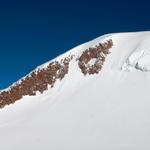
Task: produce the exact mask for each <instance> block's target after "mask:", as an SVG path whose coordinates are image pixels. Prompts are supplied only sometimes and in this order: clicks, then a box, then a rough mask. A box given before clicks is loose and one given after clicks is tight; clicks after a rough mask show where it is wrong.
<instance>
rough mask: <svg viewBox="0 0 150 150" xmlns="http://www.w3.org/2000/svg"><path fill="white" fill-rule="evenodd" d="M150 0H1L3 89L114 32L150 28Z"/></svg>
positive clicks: (1, 78) (0, 76)
mask: <svg viewBox="0 0 150 150" xmlns="http://www.w3.org/2000/svg"><path fill="white" fill-rule="evenodd" d="M149 7H150V1H144V0H142V1H139V0H136V1H135V0H133V1H131V0H130V1H129V0H118V1H115V0H112V1H109V0H103V1H101V0H90V1H89V0H85V1H84V0H79V1H78V0H74V1H72V0H68V1H63V0H61V1H57V0H53V1H52V0H49V1H46V0H40V1H39V0H36V1H33V0H19V1H15V0H11V1H8V0H5V1H3V2H2V1H0V51H1V54H0V70H1V71H0V89H2V88H5V87H7V86H8V85H10V84H11V83H13V82H14V81H16V80H18V79H19V78H21V77H22V76H24V75H26V74H27V73H28V72H29V71H31V70H32V69H34V68H35V67H36V66H37V65H40V64H42V63H44V62H46V61H48V60H50V59H52V58H54V57H55V56H57V55H59V54H61V53H63V52H65V51H67V50H68V49H70V48H72V47H75V46H77V45H79V44H81V43H84V42H86V41H88V40H91V39H93V38H96V37H98V36H100V35H102V34H105V33H110V32H126V31H144V30H150V8H149Z"/></svg>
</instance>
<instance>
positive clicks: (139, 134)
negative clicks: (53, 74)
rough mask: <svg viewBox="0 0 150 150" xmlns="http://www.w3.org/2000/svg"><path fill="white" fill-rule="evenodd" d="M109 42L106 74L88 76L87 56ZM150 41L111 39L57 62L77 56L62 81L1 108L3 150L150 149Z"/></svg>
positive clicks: (130, 36)
mask: <svg viewBox="0 0 150 150" xmlns="http://www.w3.org/2000/svg"><path fill="white" fill-rule="evenodd" d="M109 39H112V41H113V47H112V48H111V49H110V53H109V54H108V55H107V57H106V60H105V62H104V64H103V67H102V69H101V71H100V72H99V73H98V74H94V75H93V74H92V75H89V74H86V75H84V74H83V73H82V72H81V69H80V68H79V65H78V61H77V60H78V59H79V57H80V56H81V55H82V53H83V51H85V50H86V49H88V48H90V47H95V46H96V45H98V44H99V43H103V42H105V41H107V40H109ZM149 39H150V32H137V33H117V34H108V35H104V36H102V37H99V38H97V39H95V40H93V41H90V42H88V43H85V44H83V45H81V46H78V47H76V48H74V49H72V50H70V51H68V52H66V53H65V54H63V55H61V56H59V57H57V58H56V59H54V60H56V61H59V60H61V59H62V58H65V57H67V56H68V55H74V58H73V59H72V60H71V61H70V63H69V69H68V73H67V74H66V76H65V77H64V78H63V79H62V80H61V81H60V80H57V81H56V83H55V85H54V87H53V88H51V87H50V86H49V87H48V90H46V91H45V92H44V93H43V94H41V93H39V92H37V95H36V96H24V97H23V98H22V99H21V100H20V101H17V102H16V103H15V104H13V105H9V106H6V107H5V108H3V109H0V133H1V134H0V145H1V149H3V150H8V149H10V148H11V149H15V150H19V149H37V150H41V149H44V150H49V149H55V150H62V149H65V150H70V149H71V150H78V149H81V150H91V149H94V150H99V149H104V150H116V149H118V150H141V149H144V150H149V149H150V142H149V139H150V95H149V89H150V72H149V66H150V62H149V48H150V45H149ZM52 61H53V60H52ZM50 62H51V61H50ZM50 62H48V63H46V64H44V65H42V66H40V67H38V69H39V68H40V69H41V68H45V67H47V66H48V64H49V63H50ZM95 62H96V60H95V58H94V59H93V60H90V61H89V64H90V65H93V64H94V63H95ZM38 69H37V70H38Z"/></svg>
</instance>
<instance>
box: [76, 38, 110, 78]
mask: <svg viewBox="0 0 150 150" xmlns="http://www.w3.org/2000/svg"><path fill="white" fill-rule="evenodd" d="M112 46H113V42H112V40H111V39H110V40H108V41H107V42H105V43H102V44H101V43H100V44H99V45H97V46H96V47H94V48H89V49H87V50H85V51H84V52H83V53H82V55H81V56H80V58H79V62H78V65H79V68H80V69H81V72H82V73H83V74H84V75H86V74H90V75H91V74H97V73H99V71H100V70H101V69H102V66H103V64H104V62H105V58H106V56H107V55H108V54H109V49H110V48H111V47H112Z"/></svg>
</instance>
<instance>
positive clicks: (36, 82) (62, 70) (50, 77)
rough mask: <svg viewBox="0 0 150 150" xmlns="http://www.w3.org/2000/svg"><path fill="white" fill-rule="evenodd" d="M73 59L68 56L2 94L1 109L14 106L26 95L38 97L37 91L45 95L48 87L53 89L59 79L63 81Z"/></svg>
mask: <svg viewBox="0 0 150 150" xmlns="http://www.w3.org/2000/svg"><path fill="white" fill-rule="evenodd" d="M72 58H73V56H68V57H66V58H64V59H62V60H61V61H60V62H58V61H54V62H51V63H50V64H49V65H48V66H47V67H46V68H43V69H39V70H38V71H34V72H32V73H31V74H30V75H28V76H27V77H25V78H24V79H22V80H21V82H20V83H19V84H16V85H14V86H12V87H11V89H10V90H8V91H3V92H1V93H0V108H3V107H4V106H5V105H9V104H13V103H14V102H16V101H17V100H20V99H21V98H22V97H23V96H25V95H29V96H31V95H32V96H33V95H36V92H37V91H39V92H40V93H43V92H44V91H45V90H47V89H48V85H50V86H51V87H53V86H54V83H55V82H56V80H57V79H60V80H62V79H63V78H64V76H65V75H66V74H67V73H68V69H69V62H70V61H71V60H72Z"/></svg>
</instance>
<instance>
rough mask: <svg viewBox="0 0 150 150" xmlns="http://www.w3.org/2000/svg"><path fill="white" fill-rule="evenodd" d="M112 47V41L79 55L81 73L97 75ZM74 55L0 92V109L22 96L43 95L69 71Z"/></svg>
mask: <svg viewBox="0 0 150 150" xmlns="http://www.w3.org/2000/svg"><path fill="white" fill-rule="evenodd" d="M112 46H113V42H112V40H108V41H106V42H105V43H102V44H101V43H100V44H99V45H97V46H95V47H94V48H89V49H87V50H85V51H83V53H82V54H81V56H80V57H79V59H78V60H77V61H78V62H77V63H78V66H79V68H80V69H81V72H82V73H83V74H84V75H86V74H89V75H91V74H97V73H99V71H100V70H101V68H102V66H103V64H104V61H105V58H106V56H107V55H108V54H109V49H110V48H111V47H112ZM73 57H74V55H69V56H68V57H66V58H63V59H61V60H60V61H53V62H51V63H49V65H48V66H47V67H45V68H43V69H38V70H36V71H33V72H32V73H30V74H29V75H28V76H26V77H25V78H23V79H22V80H21V81H20V82H18V83H16V84H15V85H13V86H11V87H10V90H5V91H2V92H0V108H3V107H4V106H6V105H9V104H13V103H15V102H16V101H18V100H20V99H21V98H22V97H23V96H26V95H29V96H34V95H36V92H40V93H43V92H44V91H46V90H47V89H48V86H51V88H52V87H53V86H54V84H55V82H56V80H58V79H59V80H62V79H63V78H64V77H65V75H66V74H67V73H68V70H69V63H70V61H71V60H72V59H73Z"/></svg>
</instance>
